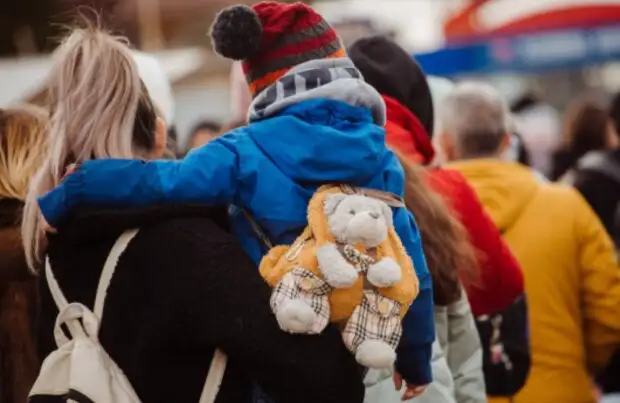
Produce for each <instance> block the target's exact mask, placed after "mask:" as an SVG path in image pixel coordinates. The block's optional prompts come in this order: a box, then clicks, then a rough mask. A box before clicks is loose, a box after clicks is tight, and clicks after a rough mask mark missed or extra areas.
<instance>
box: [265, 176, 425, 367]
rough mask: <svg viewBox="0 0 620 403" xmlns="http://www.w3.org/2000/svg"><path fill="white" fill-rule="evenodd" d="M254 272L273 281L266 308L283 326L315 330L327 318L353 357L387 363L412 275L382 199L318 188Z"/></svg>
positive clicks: (411, 291) (414, 284) (413, 286)
mask: <svg viewBox="0 0 620 403" xmlns="http://www.w3.org/2000/svg"><path fill="white" fill-rule="evenodd" d="M347 189H348V188H347ZM260 272H261V274H262V276H263V277H264V278H265V279H266V280H267V282H268V283H269V284H270V285H271V286H272V287H274V290H273V294H272V298H271V307H272V309H273V311H274V313H275V315H276V318H277V319H278V323H279V324H280V327H281V328H282V329H283V330H285V331H288V332H291V333H302V334H318V333H321V332H322V331H323V330H324V329H325V327H326V326H327V324H328V323H329V322H332V323H335V324H337V325H339V326H340V328H341V329H342V333H343V338H344V341H345V344H346V345H347V347H348V348H349V349H350V350H351V351H352V352H353V353H354V354H355V356H356V359H357V360H358V362H359V363H360V364H362V365H364V366H367V367H370V368H389V367H391V366H392V365H393V364H394V360H395V358H396V353H395V348H396V346H397V345H398V341H399V340H400V336H401V333H402V326H401V319H402V317H403V316H404V314H405V313H406V312H407V309H408V308H409V306H410V305H411V303H412V302H413V300H414V299H415V297H416V296H417V293H418V280H417V277H416V275H415V270H414V268H413V263H412V262H411V259H410V258H409V256H408V255H407V253H406V251H405V249H404V247H403V245H402V243H401V241H400V238H399V237H398V235H396V232H395V231H394V228H393V223H392V209H391V208H390V206H389V205H388V204H386V202H384V201H382V200H379V199H377V198H373V197H369V196H366V195H363V194H359V193H356V192H344V191H343V188H341V187H338V186H324V187H322V188H320V189H319V190H318V191H317V192H316V193H315V195H314V196H313V198H312V199H311V200H310V203H309V205H308V227H306V229H305V230H304V232H303V233H302V234H301V236H300V237H299V238H298V239H297V240H296V241H295V242H294V243H293V245H291V246H278V247H275V248H272V249H271V251H270V252H269V253H268V254H267V255H266V256H265V257H264V258H263V260H262V261H261V265H260Z"/></svg>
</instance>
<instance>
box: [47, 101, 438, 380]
mask: <svg viewBox="0 0 620 403" xmlns="http://www.w3.org/2000/svg"><path fill="white" fill-rule="evenodd" d="M330 182H345V183H348V184H351V185H354V186H360V187H367V188H373V189H379V190H384V191H389V192H392V193H395V194H398V195H403V190H404V174H403V170H402V167H401V165H400V163H399V161H398V160H397V158H396V157H395V156H394V154H393V153H392V152H391V151H389V150H388V149H387V148H386V146H385V132H384V130H383V128H381V127H380V126H378V125H376V124H374V123H373V119H372V116H371V113H370V111H369V110H368V109H366V108H360V107H354V106H351V105H348V104H346V103H344V102H341V101H335V100H329V99H312V100H307V101H303V102H300V103H297V104H294V105H292V106H289V107H287V108H285V109H283V110H282V111H280V112H279V113H278V114H276V115H275V116H271V117H269V118H268V119H263V120H259V121H257V122H253V123H252V124H250V125H249V126H247V127H244V128H241V129H238V130H236V131H233V132H231V133H229V134H227V135H225V136H223V137H221V138H218V139H216V140H214V141H212V142H210V143H209V144H207V145H206V146H204V147H202V148H199V149H197V150H194V151H192V152H190V153H189V154H188V155H187V157H186V158H185V159H184V160H181V161H149V162H144V161H139V160H95V161H88V162H86V163H84V164H83V165H82V166H81V167H80V169H78V170H77V171H76V172H75V173H73V174H72V175H70V176H69V177H68V178H67V179H66V180H65V181H64V182H63V183H62V184H61V185H60V186H58V187H57V188H56V189H54V190H52V191H51V192H49V193H48V194H46V195H44V196H43V197H41V198H40V199H39V205H40V207H41V211H42V213H43V216H44V217H45V219H46V220H47V221H48V223H49V224H51V225H52V226H55V227H57V226H58V224H60V223H61V221H62V219H63V218H65V217H66V216H67V215H68V214H69V213H70V211H71V210H72V209H74V208H75V207H78V206H82V205H103V204H105V205H118V206H144V205H153V204H159V203H209V204H231V205H233V206H239V207H243V208H245V209H246V210H247V211H249V212H250V213H251V214H252V216H253V218H254V219H255V220H256V221H257V222H258V224H259V225H260V226H261V228H262V229H263V230H264V231H265V233H266V234H267V236H268V237H269V238H270V240H271V241H272V242H273V243H274V244H291V243H292V242H293V241H294V240H295V238H296V237H297V236H298V235H299V234H300V233H301V231H302V230H303V228H304V227H305V226H306V225H307V219H306V209H307V206H308V202H309V200H310V198H311V197H312V194H313V193H314V191H315V190H316V189H317V188H318V187H319V186H320V185H322V184H325V183H330ZM232 210H233V211H232V214H231V224H232V229H233V232H234V233H235V235H236V236H237V237H238V238H239V240H240V241H241V243H242V245H243V247H244V248H245V250H246V251H247V252H248V253H249V254H250V255H251V257H252V258H253V259H254V261H255V262H257V263H258V262H260V259H261V257H262V256H263V255H264V254H265V253H266V248H265V247H264V246H263V245H262V243H261V241H260V239H259V238H258V237H257V236H256V234H255V233H254V232H253V231H252V229H251V227H250V225H249V223H248V221H247V220H246V218H245V216H244V215H243V214H240V210H239V209H235V208H234V207H233V209H232ZM394 226H395V230H396V232H397V233H398V235H399V236H400V238H401V239H402V242H403V244H404V246H405V248H406V249H407V251H408V253H409V255H410V256H411V258H412V259H413V263H414V266H415V269H416V272H417V275H418V277H419V280H420V294H419V296H418V297H417V299H416V300H415V301H414V303H413V304H412V306H411V308H410V310H409V312H408V313H407V315H406V317H405V318H404V321H403V337H402V341H401V345H400V346H399V349H398V359H397V368H398V370H399V372H400V373H401V374H402V375H403V377H404V378H405V379H406V380H407V381H408V382H410V383H412V384H415V385H424V384H427V383H429V382H430V381H431V380H432V376H431V370H430V360H431V345H432V342H433V340H434V335H435V330H434V321H433V296H432V290H431V277H430V274H429V272H428V268H427V265H426V261H425V258H424V254H423V251H422V241H421V239H420V234H419V232H418V228H417V225H416V223H415V221H414V218H413V216H412V215H411V213H409V212H408V211H407V210H406V209H404V208H399V209H397V210H395V211H394Z"/></svg>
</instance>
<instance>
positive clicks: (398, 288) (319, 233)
mask: <svg viewBox="0 0 620 403" xmlns="http://www.w3.org/2000/svg"><path fill="white" fill-rule="evenodd" d="M333 193H342V189H341V188H339V187H335V186H324V187H322V188H320V189H319V190H318V191H317V192H316V193H315V195H314V196H313V198H312V199H311V201H310V203H309V205H308V227H307V228H306V229H305V230H304V232H303V233H302V234H301V235H300V236H299V238H298V239H297V240H296V241H295V242H294V243H293V245H291V246H277V247H274V248H272V249H271V251H270V252H269V253H268V254H267V255H266V256H265V257H264V258H263V259H262V261H261V264H260V273H261V275H262V276H263V277H264V278H265V280H266V281H267V282H268V283H269V285H271V286H272V287H275V286H276V285H277V284H278V283H279V282H280V280H282V278H283V277H284V276H285V275H286V274H287V273H289V272H291V271H292V270H293V269H295V268H296V267H303V268H304V269H306V270H308V271H310V272H312V273H313V274H315V275H317V276H318V277H320V278H323V275H322V273H321V270H320V268H319V264H318V260H317V254H316V250H317V248H320V247H321V246H323V245H325V244H326V243H330V242H331V243H334V244H337V242H336V240H335V238H334V236H333V235H332V233H331V231H330V229H329V225H328V218H327V216H326V214H325V207H324V205H325V199H326V197H327V196H328V195H329V194H333ZM339 246H344V245H339ZM354 246H355V248H356V249H357V250H358V251H360V252H362V253H364V254H367V255H370V256H373V257H374V258H375V261H380V260H381V259H383V258H385V257H390V258H392V259H394V260H395V261H396V262H397V263H398V265H399V266H400V268H401V271H402V276H401V279H400V281H398V282H397V283H396V284H394V285H393V286H390V287H384V288H376V291H377V292H378V293H379V294H380V295H382V296H384V297H386V298H389V299H391V300H393V301H396V302H398V303H399V304H400V306H401V309H400V316H401V318H402V317H403V316H404V315H405V313H406V312H407V310H408V308H409V306H410V305H411V303H412V302H413V300H414V299H415V297H416V296H417V294H418V278H417V276H416V274H415V270H414V267H413V263H412V261H411V258H410V257H409V256H408V254H407V252H406V251H405V249H404V247H403V245H402V242H401V241H400V238H399V237H398V236H397V235H396V233H395V231H394V228H393V227H389V228H388V236H387V239H385V240H384V241H383V242H382V243H381V244H380V245H378V246H377V247H376V248H373V249H371V250H366V249H365V248H364V247H363V246H362V245H359V244H358V245H354ZM370 287H372V286H370ZM368 288H369V284H368V283H367V282H366V281H365V276H364V275H360V276H359V277H358V279H357V281H356V282H355V283H354V284H353V286H351V287H348V288H335V289H333V290H332V291H331V293H330V295H329V301H330V305H331V313H330V321H331V322H332V323H338V324H341V323H344V322H346V320H347V319H348V318H349V317H350V316H351V314H352V313H353V311H354V309H355V308H356V307H357V306H358V305H360V303H361V302H362V299H363V295H364V289H368ZM372 288H374V287H372Z"/></svg>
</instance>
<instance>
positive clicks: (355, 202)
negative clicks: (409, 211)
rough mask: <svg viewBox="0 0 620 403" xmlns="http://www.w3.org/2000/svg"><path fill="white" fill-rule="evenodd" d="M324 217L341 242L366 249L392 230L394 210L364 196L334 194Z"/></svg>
mask: <svg viewBox="0 0 620 403" xmlns="http://www.w3.org/2000/svg"><path fill="white" fill-rule="evenodd" d="M325 215H326V216H327V222H328V225H329V229H330V230H331V232H332V234H334V236H335V237H336V239H337V240H338V242H341V243H349V244H356V243H358V242H360V243H362V244H363V245H364V246H365V247H367V248H374V247H376V246H378V245H379V244H381V243H382V242H383V241H385V239H386V238H387V235H388V228H390V227H392V225H393V223H392V210H391V209H390V207H389V206H388V205H387V204H385V203H384V202H382V201H380V200H376V199H373V198H370V197H367V196H362V195H344V194H334V195H329V196H327V198H326V200H325Z"/></svg>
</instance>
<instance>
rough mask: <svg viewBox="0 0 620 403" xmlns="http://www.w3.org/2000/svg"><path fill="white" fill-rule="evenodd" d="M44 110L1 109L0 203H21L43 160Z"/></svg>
mask: <svg viewBox="0 0 620 403" xmlns="http://www.w3.org/2000/svg"><path fill="white" fill-rule="evenodd" d="M46 124H47V113H46V112H45V110H43V109H40V108H38V107H35V106H31V105H24V106H21V107H16V108H10V109H0V199H17V200H21V201H24V200H25V199H26V195H27V193H28V184H29V182H30V179H31V178H32V176H33V175H34V174H35V173H36V172H37V170H38V169H39V168H40V167H41V164H42V163H43V159H44V158H45V149H46V145H47V141H46V140H47V139H46V137H45V126H46Z"/></svg>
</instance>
